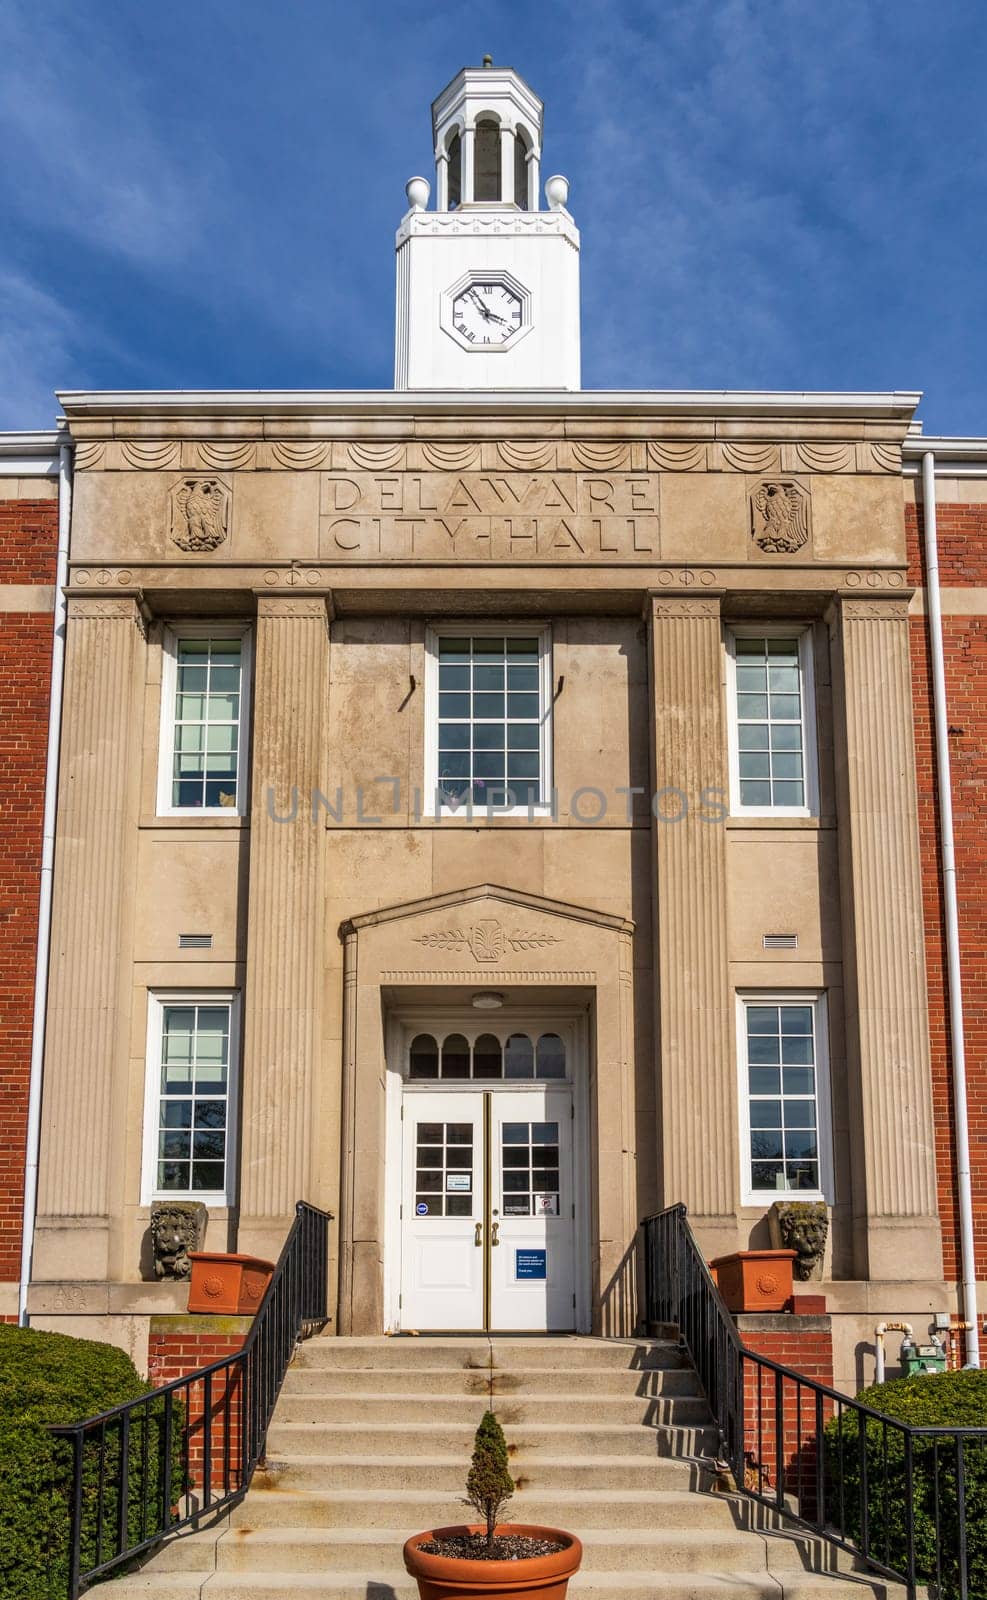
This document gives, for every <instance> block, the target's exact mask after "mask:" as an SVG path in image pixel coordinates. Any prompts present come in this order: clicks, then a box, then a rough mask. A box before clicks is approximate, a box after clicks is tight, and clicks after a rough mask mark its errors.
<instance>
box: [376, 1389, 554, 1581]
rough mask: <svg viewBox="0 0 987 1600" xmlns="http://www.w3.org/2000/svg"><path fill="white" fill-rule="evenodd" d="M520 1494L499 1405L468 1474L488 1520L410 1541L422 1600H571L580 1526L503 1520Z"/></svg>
mask: <svg viewBox="0 0 987 1600" xmlns="http://www.w3.org/2000/svg"><path fill="white" fill-rule="evenodd" d="M513 1493H514V1480H513V1479H512V1477H511V1474H510V1471H509V1468H508V1459H507V1442H506V1440H505V1438H504V1432H503V1429H502V1428H501V1426H500V1423H499V1422H498V1421H497V1418H496V1417H495V1416H494V1414H493V1412H492V1411H486V1412H484V1415H483V1418H482V1420H481V1422H480V1426H479V1427H478V1428H477V1430H476V1439H475V1441H474V1445H473V1460H472V1462H471V1464H470V1470H469V1474H468V1476H467V1479H466V1503H467V1504H468V1505H469V1506H471V1507H472V1509H473V1510H474V1511H475V1512H476V1513H477V1515H478V1516H480V1517H482V1519H483V1521H482V1522H480V1523H475V1524H472V1525H470V1526H466V1527H454V1528H433V1529H431V1530H430V1531H429V1532H427V1533H416V1534H415V1535H414V1536H413V1537H412V1538H410V1539H409V1540H408V1541H407V1543H406V1544H405V1547H404V1564H405V1567H406V1568H407V1570H408V1571H409V1572H410V1573H411V1575H412V1577H413V1578H416V1579H417V1580H418V1592H419V1595H420V1596H421V1600H470V1597H471V1596H474V1595H475V1596H483V1597H484V1600H506V1597H507V1596H515V1595H516V1596H523V1597H524V1600H564V1597H565V1592H566V1589H567V1587H568V1584H569V1579H570V1578H571V1577H572V1575H573V1573H574V1572H576V1571H578V1569H579V1563H580V1561H581V1560H582V1554H583V1547H582V1545H581V1544H580V1542H579V1540H578V1539H577V1538H576V1536H575V1534H573V1533H565V1532H564V1531H563V1530H562V1529H561V1528H541V1527H537V1526H534V1525H531V1524H528V1523H519V1522H516V1523H510V1522H508V1523H504V1522H500V1521H499V1520H498V1518H499V1516H500V1513H501V1511H502V1509H503V1507H504V1505H505V1504H506V1503H507V1501H508V1500H509V1499H510V1498H511V1496H512V1494H513Z"/></svg>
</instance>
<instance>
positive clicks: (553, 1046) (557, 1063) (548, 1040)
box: [533, 1033, 565, 1142]
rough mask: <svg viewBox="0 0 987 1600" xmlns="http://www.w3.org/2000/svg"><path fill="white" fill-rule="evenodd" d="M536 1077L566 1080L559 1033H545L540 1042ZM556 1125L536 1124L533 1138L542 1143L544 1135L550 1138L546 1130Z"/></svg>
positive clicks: (563, 1051) (536, 1057)
mask: <svg viewBox="0 0 987 1600" xmlns="http://www.w3.org/2000/svg"><path fill="white" fill-rule="evenodd" d="M535 1061H536V1076H537V1077H539V1078H564V1077H565V1045H564V1044H563V1042H562V1040H561V1039H560V1038H559V1036H558V1034H557V1033H543V1034H542V1036H541V1038H540V1039H539V1040H538V1048H537V1051H536V1055H535ZM554 1126H555V1124H554V1123H536V1124H535V1129H534V1133H533V1138H534V1139H535V1140H536V1142H541V1139H542V1137H543V1135H544V1136H545V1137H548V1135H547V1134H546V1133H545V1130H546V1129H547V1128H549V1127H554Z"/></svg>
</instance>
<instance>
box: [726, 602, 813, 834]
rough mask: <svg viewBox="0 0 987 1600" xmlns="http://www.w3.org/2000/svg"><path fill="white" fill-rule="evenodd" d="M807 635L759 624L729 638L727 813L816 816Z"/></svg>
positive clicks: (734, 631)
mask: <svg viewBox="0 0 987 1600" xmlns="http://www.w3.org/2000/svg"><path fill="white" fill-rule="evenodd" d="M811 644H812V636H811V632H810V630H809V629H808V628H799V627H791V626H787V627H786V626H784V625H781V626H778V625H775V624H764V623H762V624H757V625H754V626H751V627H747V626H744V627H736V628H732V629H730V630H729V631H728V633H727V652H728V655H727V661H728V712H729V714H728V729H729V738H730V790H731V811H732V812H733V813H734V814H735V815H741V816H743V815H747V816H793V817H808V816H812V815H814V814H815V811H816V809H817V801H816V741H815V697H814V692H813V681H812V648H811Z"/></svg>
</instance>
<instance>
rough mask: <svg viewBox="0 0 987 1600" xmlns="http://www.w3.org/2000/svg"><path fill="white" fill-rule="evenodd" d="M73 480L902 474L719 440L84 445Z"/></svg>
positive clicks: (894, 460)
mask: <svg viewBox="0 0 987 1600" xmlns="http://www.w3.org/2000/svg"><path fill="white" fill-rule="evenodd" d="M75 465H76V469H77V471H80V472H86V471H89V472H96V471H99V472H187V473H196V474H199V473H210V472H232V471H237V472H258V471H259V472H276V471H287V472H318V471H326V472H345V471H352V470H357V471H362V472H429V471H434V472H468V471H483V472H502V471H505V470H506V471H520V472H646V471H657V472H676V473H678V472H726V473H733V472H740V473H746V474H748V475H750V474H758V475H760V476H765V477H768V476H774V475H776V474H787V473H802V472H809V473H841V472H842V473H846V472H853V473H895V474H900V472H901V446H900V445H899V444H896V443H894V442H888V443H885V442H882V441H876V442H873V441H868V442H858V443H849V442H840V441H829V440H823V441H802V442H789V441H781V442H778V443H773V442H771V441H770V440H769V441H763V440H744V439H733V440H716V439H685V440H683V439H662V438H660V437H655V438H652V439H632V440H627V439H614V440H608V439H599V438H594V439H583V440H580V439H557V438H553V439H534V440H532V439H504V440H489V441H488V440H479V441H478V440H475V439H465V440H457V439H435V440H405V439H393V440H382V439H354V440H342V439H318V438H301V439H274V440H267V439H232V440H231V439H199V440H178V439H106V440H104V439H86V440H83V441H81V442H80V443H79V445H78V446H77V447H76V455H75Z"/></svg>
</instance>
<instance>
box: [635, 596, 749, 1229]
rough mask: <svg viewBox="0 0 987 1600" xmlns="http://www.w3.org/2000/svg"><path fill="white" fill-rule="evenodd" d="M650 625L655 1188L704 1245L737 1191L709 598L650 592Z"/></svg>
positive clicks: (718, 665) (714, 631) (722, 782)
mask: <svg viewBox="0 0 987 1600" xmlns="http://www.w3.org/2000/svg"><path fill="white" fill-rule="evenodd" d="M650 624H651V627H650V634H651V637H650V655H651V699H652V713H653V718H654V775H653V778H654V796H655V798H654V801H653V806H652V811H653V816H654V820H653V822H652V831H653V838H654V862H655V896H656V899H655V916H654V924H655V933H656V938H657V946H658V949H657V956H658V1015H659V1018H660V1022H659V1030H658V1031H659V1065H658V1070H659V1074H660V1080H661V1081H660V1095H659V1103H660V1106H661V1153H662V1192H663V1194H664V1198H665V1202H666V1204H669V1205H671V1204H673V1203H675V1202H677V1201H680V1200H684V1201H685V1203H686V1204H687V1205H688V1207H689V1212H690V1215H691V1216H692V1217H693V1219H694V1220H695V1222H696V1223H697V1224H698V1225H699V1228H700V1233H701V1238H702V1242H703V1244H704V1246H705V1248H706V1249H707V1251H708V1253H710V1254H713V1253H715V1251H716V1250H717V1249H719V1248H720V1247H721V1246H722V1247H723V1248H726V1249H735V1248H736V1226H735V1222H734V1217H735V1214H736V1211H737V1208H738V1205H739V1199H740V1191H739V1175H738V1165H737V1159H738V1158H737V1143H738V1136H737V1090H736V1066H735V1062H734V1059H733V1054H732V1049H731V1027H730V1007H731V998H730V985H729V971H728V967H727V932H726V910H727V878H726V838H725V834H724V829H723V824H722V820H721V818H722V812H721V811H720V810H718V809H717V802H719V804H720V805H722V804H723V803H724V802H725V799H726V792H727V783H728V777H727V767H726V761H727V755H726V748H727V747H726V736H725V732H724V720H723V689H722V659H723V647H722V642H721V632H720V601H719V597H718V596H715V595H708V594H707V595H704V596H703V597H702V598H700V599H691V598H690V599H685V598H682V599H679V598H677V597H674V598H673V597H671V596H667V597H666V596H654V597H653V598H652V600H651V602H650ZM710 791H716V793H715V795H713V794H711V792H710ZM655 813H657V814H656V815H654V814H655ZM673 819H677V820H673Z"/></svg>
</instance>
